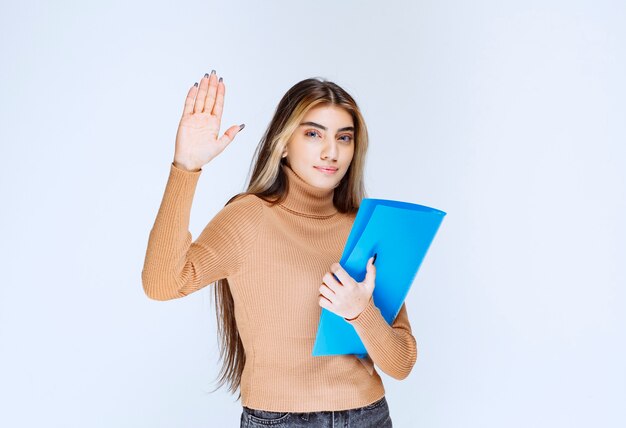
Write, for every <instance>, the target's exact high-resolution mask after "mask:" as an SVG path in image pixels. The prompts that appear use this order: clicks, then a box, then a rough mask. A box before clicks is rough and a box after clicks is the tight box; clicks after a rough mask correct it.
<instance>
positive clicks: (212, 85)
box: [204, 70, 217, 113]
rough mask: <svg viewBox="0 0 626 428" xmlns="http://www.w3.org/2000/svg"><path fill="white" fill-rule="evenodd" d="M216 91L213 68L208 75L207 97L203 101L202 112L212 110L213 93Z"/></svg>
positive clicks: (215, 77) (215, 78) (213, 102)
mask: <svg viewBox="0 0 626 428" xmlns="http://www.w3.org/2000/svg"><path fill="white" fill-rule="evenodd" d="M216 93H217V73H216V72H215V70H213V71H211V75H210V76H209V89H208V90H207V97H206V100H205V101H204V112H205V113H211V112H212V111H213V105H214V104H215V95H216Z"/></svg>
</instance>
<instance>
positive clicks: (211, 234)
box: [141, 163, 263, 300]
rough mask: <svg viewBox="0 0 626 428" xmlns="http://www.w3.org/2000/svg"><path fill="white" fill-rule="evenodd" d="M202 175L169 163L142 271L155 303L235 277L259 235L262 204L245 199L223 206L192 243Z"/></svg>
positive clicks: (150, 295)
mask: <svg viewBox="0 0 626 428" xmlns="http://www.w3.org/2000/svg"><path fill="white" fill-rule="evenodd" d="M201 172H202V170H200V171H185V170H183V169H180V168H177V167H176V166H174V164H173V163H172V164H171V165H170V173H169V178H168V181H167V185H166V187H165V192H164V195H163V199H162V201H161V205H160V207H159V211H158V213H157V216H156V220H155V222H154V225H153V227H152V229H151V231H150V236H149V239H148V247H147V250H146V256H145V260H144V265H143V270H142V272H141V279H142V283H143V289H144V292H145V293H146V295H147V296H148V297H150V298H151V299H154V300H171V299H176V298H179V297H183V296H186V295H188V294H190V293H193V292H194V291H197V290H199V289H201V288H203V287H205V286H206V285H208V284H211V283H213V282H215V281H217V280H218V279H222V278H227V277H229V276H231V275H233V274H234V273H236V272H237V271H238V269H239V267H240V266H241V263H242V262H243V260H244V258H245V256H246V254H247V251H248V249H249V248H250V247H251V244H252V243H253V242H254V239H255V237H256V233H257V230H258V223H259V221H260V219H261V215H262V212H263V206H262V204H261V200H260V199H259V198H257V197H256V196H254V195H244V196H242V197H239V198H237V199H235V200H234V201H232V202H230V203H229V204H227V205H226V206H224V207H223V208H222V209H221V210H220V211H219V212H218V213H217V214H216V215H215V217H213V219H211V220H210V221H209V223H208V224H207V225H206V227H205V228H204V230H203V231H202V233H201V234H200V235H199V236H198V239H197V240H196V241H195V242H192V236H191V233H190V232H189V218H190V212H191V205H192V201H193V196H194V193H195V189H196V185H197V183H198V178H199V177H200V174H201Z"/></svg>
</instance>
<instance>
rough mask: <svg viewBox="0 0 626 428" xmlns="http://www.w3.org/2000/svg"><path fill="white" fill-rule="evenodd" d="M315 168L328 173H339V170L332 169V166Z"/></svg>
mask: <svg viewBox="0 0 626 428" xmlns="http://www.w3.org/2000/svg"><path fill="white" fill-rule="evenodd" d="M315 168H317V169H319V170H322V171H328V172H335V171H337V168H335V167H332V166H328V167H326V166H316V167H315Z"/></svg>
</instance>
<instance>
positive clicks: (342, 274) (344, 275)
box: [330, 263, 354, 285]
mask: <svg viewBox="0 0 626 428" xmlns="http://www.w3.org/2000/svg"><path fill="white" fill-rule="evenodd" d="M330 271H331V272H333V273H334V274H335V276H336V277H337V278H339V281H341V283H342V284H343V285H346V284H351V283H353V282H354V279H353V278H352V277H351V276H350V274H348V272H346V270H345V269H344V268H342V267H341V265H340V264H339V263H333V264H332V265H331V266H330Z"/></svg>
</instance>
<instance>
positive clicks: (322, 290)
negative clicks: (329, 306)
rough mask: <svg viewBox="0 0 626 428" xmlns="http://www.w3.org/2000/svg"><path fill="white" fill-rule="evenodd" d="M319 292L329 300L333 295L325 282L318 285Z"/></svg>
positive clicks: (331, 299)
mask: <svg viewBox="0 0 626 428" xmlns="http://www.w3.org/2000/svg"><path fill="white" fill-rule="evenodd" d="M319 292H320V294H321V295H322V296H324V297H326V298H327V299H328V300H329V301H331V302H332V301H333V298H334V297H335V292H334V291H332V290H331V289H330V288H328V287H327V286H326V285H325V284H322V285H320V288H319Z"/></svg>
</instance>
